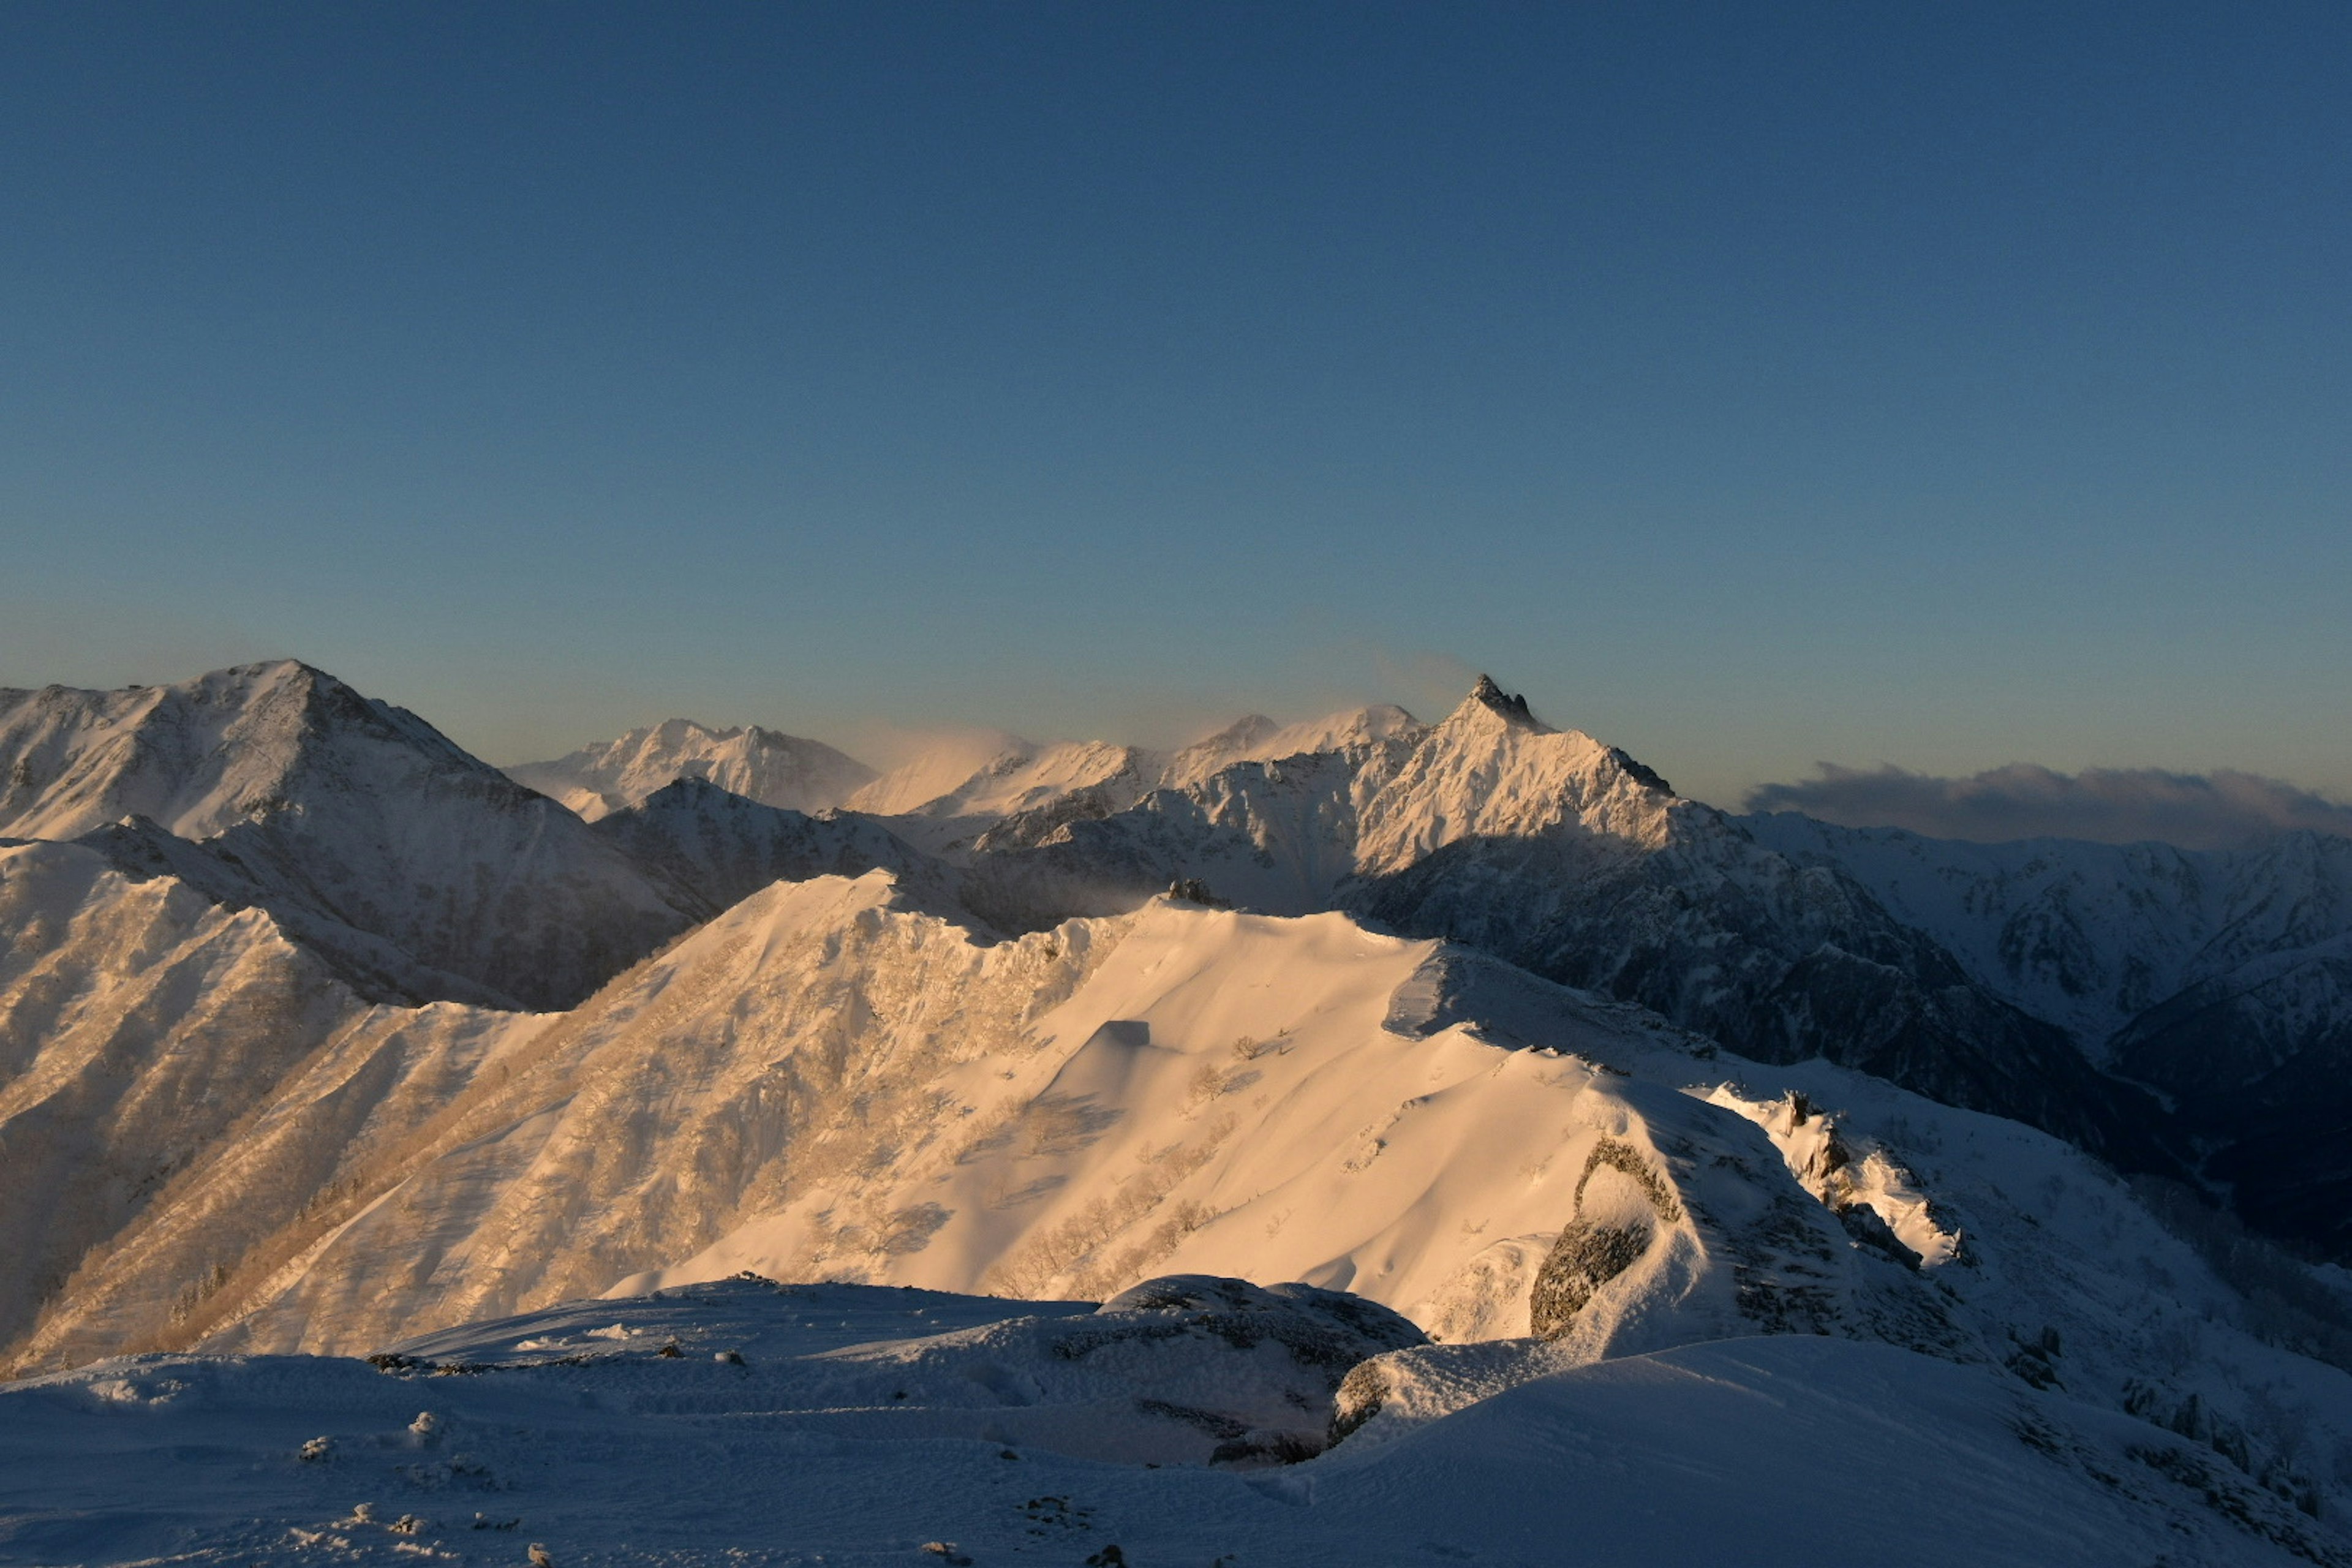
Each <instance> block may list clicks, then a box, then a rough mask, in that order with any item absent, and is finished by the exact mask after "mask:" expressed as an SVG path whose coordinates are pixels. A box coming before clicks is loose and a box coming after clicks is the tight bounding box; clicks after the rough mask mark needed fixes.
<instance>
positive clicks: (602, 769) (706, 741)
mask: <svg viewBox="0 0 2352 1568" xmlns="http://www.w3.org/2000/svg"><path fill="white" fill-rule="evenodd" d="M507 776H508V777H509V778H511V779H513V780H515V781H516V782H517V783H518V784H527V785H529V786H530V788H532V789H535V790H537V791H539V793H540V794H541V795H550V796H552V797H553V798H554V799H556V800H560V801H562V803H563V804H564V805H568V806H570V807H571V808H572V810H574V811H576V812H578V813H579V814H580V815H581V816H582V817H583V818H585V819H586V820H587V821H590V822H593V821H595V820H596V819H597V818H598V817H601V816H605V815H606V814H608V813H611V812H615V811H620V810H623V809H625V808H626V807H628V806H632V805H636V804H637V803H638V802H639V801H642V800H644V799H645V798H646V796H647V795H652V794H653V793H654V792H655V791H656V790H658V789H660V788H662V787H663V786H664V785H666V784H671V783H674V782H675V781H677V780H678V779H707V780H709V782H710V783H712V784H717V785H718V786H719V788H721V789H723V790H726V791H728V792H729V793H730V794H732V795H741V796H742V797H743V798H744V799H746V800H755V801H758V802H759V803H760V804H761V805H776V806H782V807H785V808H786V809H788V810H792V811H823V810H824V809H826V808H827V807H829V806H835V805H840V804H841V803H842V802H844V801H845V800H847V799H848V798H849V797H850V796H851V795H855V794H856V792H857V791H858V790H859V789H861V788H863V787H864V786H865V785H866V784H871V783H872V782H873V781H874V779H875V777H876V774H875V772H874V770H873V769H872V768H869V767H867V766H866V764H865V763H861V762H859V761H858V760H857V759H856V758H855V757H852V756H849V755H846V754H845V753H844V752H836V751H835V750H834V749H833V748H832V747H831V746H828V745H826V744H825V743H824V742H822V741H809V740H803V739H802V738H801V737H800V736H798V735H787V734H784V733H783V732H782V731H776V730H763V729H761V727H760V726H759V725H757V724H753V725H751V726H748V727H745V728H738V729H730V730H713V729H711V728H709V726H708V725H704V724H698V723H696V722H695V721H693V720H691V719H671V720H667V721H664V722H662V723H659V724H655V725H650V726H648V727H646V728H645V729H642V730H632V731H629V732H628V733H627V734H625V735H623V736H621V737H620V738H619V739H618V740H614V741H606V742H601V743H599V744H596V745H593V746H583V747H582V748H581V749H580V750H578V751H576V752H572V753H571V754H570V755H568V756H562V757H558V758H556V759H555V760H554V761H553V762H547V763H520V764H518V765H516V766H514V767H511V768H509V769H507Z"/></svg>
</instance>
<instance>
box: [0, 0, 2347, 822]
mask: <svg viewBox="0 0 2352 1568" xmlns="http://www.w3.org/2000/svg"><path fill="white" fill-rule="evenodd" d="M2347 82H2352V8H2347V7H2346V6H2344V5H2341V4H2335V3H2331V4H2321V5H2307V6H2295V5H2198V6H2193V7H2172V6H2166V5H2137V4H2136V5H2096V6H2089V5H2086V6H2053V5H2018V6H2013V7H2011V6H1999V5H1969V6H1932V7H1931V6H1924V5H1850V6H1822V7H1803V6H1798V7H1780V6H1761V5H1747V4H1739V5H1658V4H1645V5H1622V6H1617V5H1525V6H1522V5H1435V4H1428V5H1401V6H1392V7H1391V6H1381V5H1364V4H1347V5H1328V6H1320V5H1307V4H1285V5H1232V6H1226V5H1209V4H1185V5H1140V4H1138V5H1068V6H1055V5H940V6H927V5H874V4H870V3H860V4H854V5H837V6H835V5H761V6H745V7H733V6H721V5H643V6H631V7H612V6H603V5H582V4H566V5H496V6H476V5H447V6H442V5H363V6H362V5H310V4H302V5H291V4H289V5H282V6H239V5H226V4H213V5H202V6H165V5H141V6H128V5H107V4H102V3H94V4H86V5H58V6H47V7H37V6H31V5H16V6H10V7H7V8H5V10H0V543H5V556H4V557H0V684H5V685H31V684H38V683H41V682H44V681H47V680H63V681H67V682H68V683H73V684H80V685H115V684H121V683H124V682H130V681H154V680H163V679H176V678H179V677H182V676H184V675H188V674H193V673H194V672H195V671H197V670H200V669H203V668H209V667H213V666H216V665H220V664H225V663H231V662H236V661H238V660H242V659H246V658H258V657H265V656H276V655H282V654H293V655H298V656H299V657H302V658H308V659H310V661H312V662H313V663H317V664H320V665H323V666H325V667H326V668H330V669H332V670H334V671H335V672H337V673H338V674H341V675H342V676H344V677H345V678H346V679H350V680H352V681H353V682H354V683H355V684H358V685H359V686H361V687H362V689H366V690H369V691H371V692H373V693H374V694H376V695H380V696H383V697H387V698H389V699H391V700H394V701H398V702H401V703H404V704H405V705H407V706H409V707H412V708H415V709H416V710H419V711H421V712H423V713H424V714H425V716H426V717H428V718H430V719H432V720H434V721H436V722H437V723H439V724H440V725H441V726H442V727H443V728H444V729H446V730H447V731H449V732H450V733H451V734H452V735H454V736H455V737H456V738H457V739H458V740H459V741H460V742H464V743H466V744H467V745H468V746H470V747H472V748H473V749H475V750H476V751H478V752H481V753H483V754H484V755H486V756H488V757H490V758H491V759H492V760H494V761H500V762H511V761H518V760H521V759H523V758H526V757H529V756H532V755H544V754H551V753H553V752H560V751H563V750H567V749H569V748H570V747H571V746H572V745H574V744H576V743H579V742H584V741H587V740H591V739H594V738H599V737H601V736H604V735H607V734H610V733H613V732H615V731H618V730H620V729H623V728H625V727H627V726H628V725H631V724H634V723H639V722H645V721H651V720H654V719H658V718H660V717H663V716H666V715H668V714H671V713H687V714H690V715H692V716H696V717H699V718H703V719H706V720H709V721H716V722H747V721H759V722H766V723H772V724H777V725H781V726H782V727H784V728H786V729H791V730H795V731H800V732H803V733H814V734H819V735H824V736H827V737H829V738H835V739H839V740H848V741H853V742H854V741H855V740H856V736H857V735H858V734H860V733H863V732H865V731H864V729H863V727H864V726H867V725H870V724H871V723H873V722H874V721H893V722H897V723H902V724H909V725H931V724H940V723H947V722H971V723H988V724H996V725H1002V726H1005V727H1008V728H1012V729H1015V730H1020V731H1026V732H1030V733H1033V734H1041V735H1053V734H1079V733H1086V734H1107V735H1111V736H1116V737H1119V738H1134V739H1155V740H1165V739H1181V738H1183V737H1184V734H1185V732H1186V731H1191V730H1195V729H1198V728H1202V727H1205V726H1206V725H1207V724H1208V723H1209V722H1211V721H1215V720H1219V719H1222V718H1223V717H1227V716H1229V715H1230V714H1231V713H1234V712H1237V711H1240V710H1244V709H1248V708H1256V709H1261V710H1267V711H1270V712H1273V713H1275V714H1276V715H1278V716H1283V717H1297V716H1302V715H1304V714H1306V713H1307V712H1309V711H1314V710H1322V709H1326V708H1328V707H1332V706H1336V705H1338V704H1339V703H1340V702H1342V701H1354V700H1370V699H1375V698H1391V699H1395V700H1402V701H1404V702H1405V703H1407V704H1408V705H1409V706H1412V707H1414V708H1415V709H1416V710H1423V711H1424V714H1425V716H1428V715H1427V710H1433V709H1437V710H1442V709H1443V708H1444V706H1446V705H1447V704H1448V702H1449V701H1450V700H1451V699H1452V698H1453V697H1454V696H1455V695H1457V694H1458V692H1459V691H1460V689H1464V688H1466V686H1467V685H1468V682H1469V679H1470V677H1471V676H1472V675H1473V674H1475V671H1476V670H1477V669H1480V668H1488V669H1492V670H1493V671H1494V672H1495V673H1496V676H1497V677H1498V678H1500V679H1502V680H1503V681H1504V682H1505V683H1506V684H1507V685H1508V686H1510V687H1512V688H1513V689H1523V690H1525V691H1527V692H1528V694H1529V696H1530V698H1531V699H1532V700H1533V702H1534V704H1535V707H1536V709H1537V710H1538V712H1539V713H1542V714H1544V715H1545V716H1546V717H1548V718H1550V719H1552V720H1553V721H1556V722H1562V723H1572V724H1575V725H1577V726H1579V727H1580V728H1584V729H1587V730H1591V731H1594V732H1595V733H1598V734H1601V735H1602V736H1603V737H1604V738H1606V739H1608V740H1611V741H1612V742H1616V743H1618V744H1621V745H1623V746H1625V747H1626V748H1627V749H1629V750H1631V751H1633V752H1634V753H1635V754H1636V755H1639V756H1641V757H1643V758H1644V759H1645V760H1647V761H1649V762H1650V763H1653V764H1654V765H1655V766H1656V767H1658V768H1659V769H1660V770H1661V771H1662V772H1664V773H1666V774H1667V775H1668V776H1670V777H1672V778H1673V779H1674V780H1675V782H1676V783H1677V784H1679V785H1681V786H1683V787H1684V788H1685V790H1686V791H1689V792H1691V793H1696V794H1699V795H1703V796H1706V797H1708V798H1716V799H1720V800H1723V801H1724V802H1725V803H1726V804H1729V803H1730V801H1731V800H1732V799H1733V798H1734V797H1736V796H1737V795H1738V794H1739V793H1740V791H1741V790H1742V789H1743V788H1745V787H1746V786H1747V785H1748V784H1754V783H1757V782H1759V781H1762V780H1768V779H1781V778H1788V777H1791V776H1793V775H1795V774H1798V773H1803V772H1806V771H1808V770H1809V769H1810V768H1811V764H1812V763H1814V762H1815V761H1816V760H1817V759H1828V760H1832V761H1835V762H1839V763H1847V764H1852V765H1855V766H1868V765H1871V764H1874V763H1880V762H1893V763H1900V764H1902V765H1904V766H1906V767H1910V768H1915V769H1922V770H1927V771H1930V772H1971V771H1974V770H1977V769H1980V768H1986V767H1990V766H1994V765H1996V764H2000V763H2008V762H2013V761H2030V762H2033V763H2045V764H2049V765H2052V766H2056V767H2061V768H2079V767H2084V766H2087V765H2112V766H2119V767H2133V766H2150V765H2152V766H2161V767H2168V768H2175V769H2184V770H2201V769H2210V768H2214V767H2222V766H2228V767H2234V768H2239V769H2245V770H2251V771H2253V772H2257V773H2271V774H2276V775H2281V776H2284V777H2287V778H2291V779H2294V780H2295V781H2298V782H2300V783H2302V784H2306V785H2310V786H2315V787H2317V788H2319V789H2321V790H2324V791H2327V792H2330V793H2332V794H2333V795H2336V797H2337V798H2339V799H2341V798H2346V797H2352V314H2348V313H2347V312H2352V90H2347Z"/></svg>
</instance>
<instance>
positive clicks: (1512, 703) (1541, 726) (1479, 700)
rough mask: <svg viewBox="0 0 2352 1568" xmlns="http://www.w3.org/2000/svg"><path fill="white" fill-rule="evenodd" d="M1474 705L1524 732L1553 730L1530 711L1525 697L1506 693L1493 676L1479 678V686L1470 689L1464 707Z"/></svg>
mask: <svg viewBox="0 0 2352 1568" xmlns="http://www.w3.org/2000/svg"><path fill="white" fill-rule="evenodd" d="M1472 703H1475V704H1476V705H1477V706H1479V707H1481V708H1484V709H1486V710H1487V711H1488V712H1490V713H1493V714H1494V715H1495V716H1496V718H1498V719H1501V720H1502V721H1504V722H1505V723H1507V724H1511V725H1514V726H1517V728H1519V729H1522V730H1533V731H1537V732H1538V733H1541V732H1543V731H1548V730H1549V729H1550V728H1551V726H1550V725H1549V724H1547V723H1545V722H1544V721H1542V720H1540V719H1538V718H1537V717H1536V716H1535V714H1534V713H1533V712H1532V711H1530V710H1528V700H1527V699H1526V698H1525V697H1522V696H1519V695H1517V693H1514V692H1508V691H1505V690H1504V689H1502V688H1501V687H1499V686H1497V685H1496V684H1495V678H1494V677H1493V676H1491V675H1482V676H1480V677H1479V678H1478V684H1477V685H1475V686H1474V687H1472V688H1471V689H1470V696H1469V699H1468V700H1467V701H1465V702H1464V704H1463V707H1465V708H1467V707H1469V706H1470V705H1471V704H1472Z"/></svg>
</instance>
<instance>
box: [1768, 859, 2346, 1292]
mask: <svg viewBox="0 0 2352 1568" xmlns="http://www.w3.org/2000/svg"><path fill="white" fill-rule="evenodd" d="M1746 826H1748V828H1749V830H1750V831H1751V832H1752V833H1754V834H1755V835H1756V836H1757V837H1758V838H1759V839H1760V840H1761V841H1763V842H1765V843H1767V844H1769V845H1771V846H1773V847H1775V848H1777V849H1779V850H1780V851H1781V852H1782V853H1784V854H1787V855H1788V856H1790V858H1793V859H1796V860H1798V861H1800V862H1801V863H1806V864H1819V865H1825V866H1834V867H1836V868H1839V869H1840V870H1841V871H1842V872H1843V873H1845V874H1848V875H1851V876H1853V878H1855V879H1857V880H1859V881H1861V882H1863V883H1864V885H1866V886H1867V887H1869V888H1870V889H1871V890H1872V892H1873V893H1874V894H1875V895H1876V896H1877V897H1878V898H1879V899H1880V900H1881V901H1883V902H1884V903H1885V905H1886V907H1887V908H1888V909H1890V910H1893V911H1894V912H1895V914H1896V915H1897V916H1898V917H1900V918H1901V919H1902V920H1904V921H1906V922H1908V923H1909V924H1911V925H1912V926H1914V927H1916V928H1917V929H1919V930H1921V931H1927V932H1929V933H1930V934H1932V935H1933V936H1934V937H1935V938H1936V940H1937V942H1940V943H1942V944H1943V946H1944V947H1945V948H1946V949H1947V950H1948V951H1949V952H1952V953H1953V954H1954V955H1955V956H1956V957H1958V960H1959V961H1960V963H1962V964H1963V965H1965V966H1966V967H1967V968H1968V969H1969V973H1971V974H1972V975H1974V976H1975V977H1976V978H1977V979H1978V980H1979V982H1980V983H1981V984H1984V985H1985V986H1986V987H1988V988H1989V989H1990V990H1992V991H1994V992H1995V993H1997V994H2000V995H2002V996H2005V997H2008V998H2009V999H2010V1000H2011V1001H2014V1002H2016V1003H2017V1004H2018V1005H2020V1006H2022V1007H2025V1008H2027V1009H2028V1010H2030V1011H2032V1012H2033V1013H2035V1014H2037V1015H2038V1016H2042V1017H2045V1018H2051V1019H2055V1020H2057V1021H2059V1022H2061V1023H2063V1024H2064V1025H2066V1026H2068V1027H2070V1028H2072V1029H2073V1030H2074V1031H2075V1034H2076V1036H2077V1037H2078V1038H2080V1039H2081V1040H2082V1042H2083V1043H2084V1045H2085V1046H2086V1047H2089V1048H2091V1049H2092V1051H2093V1052H2094V1054H2095V1055H2098V1056H2100V1057H2103V1058H2105V1059H2106V1060H2107V1061H2108V1062H2110V1064H2111V1065H2112V1066H2114V1067H2115V1068H2116V1069H2117V1070H2118V1071H2120V1072H2122V1073H2124V1074H2125V1075H2126V1076H2128V1077H2130V1078H2132V1079H2137V1080H2138V1081H2140V1082H2143V1083H2148V1084H2153V1085H2155V1086H2156V1087H2157V1088H2158V1089H2163V1090H2164V1091H2165V1092H2167V1093H2168V1094H2169V1095H2171V1096H2173V1098H2174V1102H2175V1105H2176V1107H2177V1115H2178V1118H2179V1122H2180V1124H2181V1125H2182V1126H2183V1127H2184V1128H2185V1129H2186V1130H2187V1131H2189V1132H2191V1133H2193V1134H2194V1135H2195V1136H2197V1137H2198V1138H2199V1139H2200V1141H2201V1142H2203V1143H2204V1144H2205V1145H2206V1147H2207V1148H2208V1150H2209V1151H2210V1152H2209V1154H2208V1156H2207V1163H2206V1167H2205V1168H2206V1171H2207V1172H2208V1173H2209V1174H2210V1175H2212V1176H2214V1177H2216V1178H2219V1179H2220V1180H2221V1181H2223V1182H2226V1183H2228V1184H2230V1185H2231V1192H2232V1196H2233V1199H2234V1201H2235V1203H2236V1205H2237V1207H2238V1210H2239V1212H2240V1213H2241V1214H2242V1215H2244V1216H2245V1218H2246V1219H2247V1220H2249V1221H2250V1222H2251V1223H2253V1224H2255V1225H2257V1226H2261V1227H2263V1228H2264V1229H2267V1230H2270V1231H2272V1232H2273V1233H2276V1234H2284V1235H2287V1236H2292V1237H2296V1238H2298V1239H2300V1240H2302V1241H2304V1242H2305V1243H2307V1244H2315V1245H2317V1246H2319V1247H2323V1248H2325V1249H2326V1250H2327V1251H2328V1252H2329V1253H2331V1254H2333V1255H2336V1256H2338V1257H2342V1256H2346V1255H2347V1253H2352V1218H2347V1215H2352V1156H2347V1155H2346V1154H2344V1153H2342V1152H2336V1151H2337V1150H2339V1149H2340V1146H2341V1144H2342V1142H2343V1139H2342V1136H2341V1133H2342V1130H2343V1129H2344V1128H2345V1127H2347V1125H2352V839H2344V838H2337V837H2328V836H2326V835H2323V834H2315V833H2309V832H2296V833H2286V834H2282V835H2280V836H2279V837H2276V838H2273V839H2272V840H2271V841H2269V842H2268V843H2265V844H2263V845H2261V846H2259V847H2254V848H2251V849H2242V850H2227V851H2225V850H2186V849H2176V848H2173V847H2170V846H2168V845H2163V844H2132V845H2113V844H2091V843H2081V842H2073V841H2068V840H2063V839H2041V840H2035V841H2032V842H2029V843H2021V844H1970V843H1961V842H1958V841H1952V840H1939V839H1932V838H1922V837H1918V836H1917V835H1916V834H1911V833H1905V832H1902V831H1900V830H1897V829H1892V828H1847V827H1834V826H1830V825H1828V824H1826V823H1820V822H1813V821H1810V820H1808V819H1806V818H1804V817H1801V816H1786V815H1780V816H1759V817H1750V818H1748V819H1747V822H1746Z"/></svg>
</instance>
